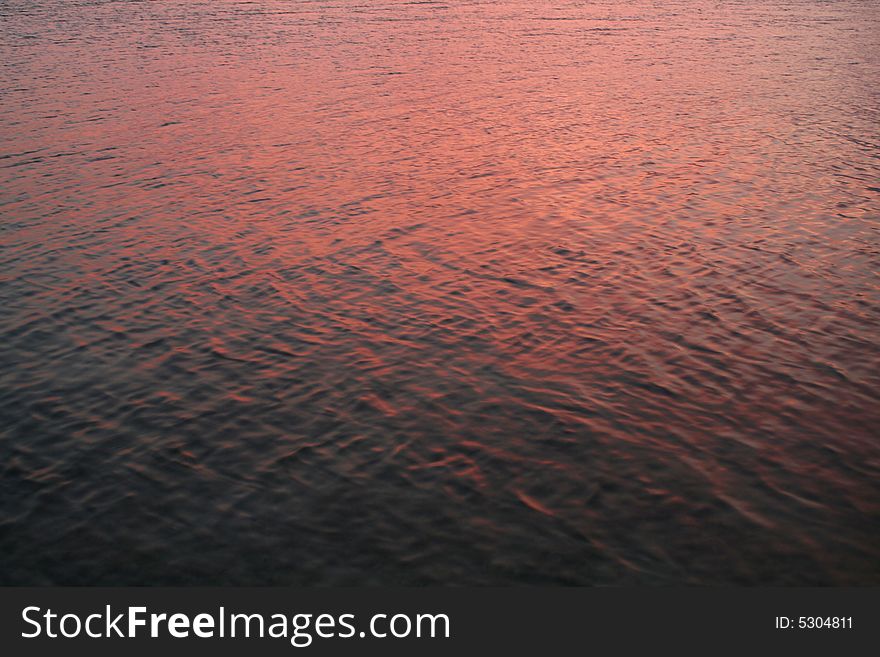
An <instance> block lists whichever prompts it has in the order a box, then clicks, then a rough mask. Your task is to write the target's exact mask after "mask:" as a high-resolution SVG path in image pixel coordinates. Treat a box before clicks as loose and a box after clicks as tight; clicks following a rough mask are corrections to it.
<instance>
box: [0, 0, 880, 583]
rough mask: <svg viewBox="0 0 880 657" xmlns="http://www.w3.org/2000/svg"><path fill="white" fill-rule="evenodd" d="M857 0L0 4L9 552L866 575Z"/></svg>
mask: <svg viewBox="0 0 880 657" xmlns="http://www.w3.org/2000/svg"><path fill="white" fill-rule="evenodd" d="M878 219H880V4H878V2H876V1H859V0H826V1H819V0H789V1H784V0H763V1H762V0H748V1H745V0H744V1H742V2H728V1H723V0H713V1H707V0H687V1H685V0H669V1H661V0H656V1H647V0H627V1H625V2H624V1H623V0H616V1H610V0H605V1H602V2H589V1H572V0H562V1H559V2H550V1H548V0H449V1H448V2H440V1H437V2H434V1H417V2H403V1H399V2H396V1H395V2H392V1H390V0H334V1H332V2H329V1H325V0H312V1H302V2H297V1H280V0H255V1H251V2H235V1H227V0H211V1H210V2H208V1H196V0H191V1H183V0H156V1H153V2H140V1H135V0H129V1H107V0H89V1H86V0H66V1H61V0H57V1H56V0H36V1H25V0H2V1H0V224H2V226H0V235H2V247H0V308H2V311H0V363H2V371H0V582H2V583H3V584H303V585H339V584H416V585H422V584H456V585H463V584H477V585H484V584H502V585H509V584H643V585H667V584H719V583H721V584H835V585H837V584H841V585H842V584H856V585H862V584H875V585H876V584H880V479H878V475H880V438H878V427H880V393H878V391H880V328H878V327H880V293H878V278H877V274H878V264H880V236H878Z"/></svg>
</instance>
